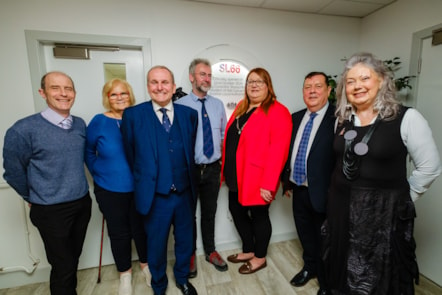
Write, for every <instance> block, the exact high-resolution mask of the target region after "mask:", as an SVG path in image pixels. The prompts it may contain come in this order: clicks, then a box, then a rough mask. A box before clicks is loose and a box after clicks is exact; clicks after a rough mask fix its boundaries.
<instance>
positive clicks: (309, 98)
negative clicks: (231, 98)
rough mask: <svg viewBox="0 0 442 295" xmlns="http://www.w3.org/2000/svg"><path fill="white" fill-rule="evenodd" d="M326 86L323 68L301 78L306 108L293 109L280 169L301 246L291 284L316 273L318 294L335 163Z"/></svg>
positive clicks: (322, 280) (301, 282) (322, 283)
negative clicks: (289, 137) (298, 268)
mask: <svg viewBox="0 0 442 295" xmlns="http://www.w3.org/2000/svg"><path fill="white" fill-rule="evenodd" d="M330 91H331V88H330V86H328V78H327V75H325V74H324V73H322V72H311V73H309V74H308V75H307V76H306V77H305V79H304V85H303V99H304V103H305V105H306V106H307V108H306V109H303V110H301V111H299V112H296V113H294V114H292V120H293V131H292V141H291V144H290V151H289V158H288V160H287V163H286V165H285V168H284V170H283V173H282V182H283V193H284V195H286V196H287V197H290V196H292V195H293V217H294V219H295V224H296V230H297V232H298V236H299V240H300V241H301V245H302V248H303V249H304V252H303V255H302V258H303V260H304V267H303V268H302V270H301V271H300V272H299V273H298V274H296V275H295V276H294V277H293V278H292V280H291V281H290V283H291V284H292V285H293V286H295V287H300V286H303V285H305V284H306V283H307V282H308V281H309V280H310V279H311V278H313V277H316V276H317V277H318V282H319V291H318V295H326V294H328V290H327V286H326V282H325V277H324V266H323V263H322V259H321V225H322V223H323V222H324V220H325V208H326V200H327V190H328V187H329V184H330V176H331V173H332V170H333V166H334V162H335V160H334V153H333V139H334V125H335V116H334V111H335V107H334V106H333V105H331V104H329V102H328V96H329V95H330ZM306 130H308V132H306ZM301 151H303V152H301ZM300 154H303V156H300ZM296 162H297V163H296Z"/></svg>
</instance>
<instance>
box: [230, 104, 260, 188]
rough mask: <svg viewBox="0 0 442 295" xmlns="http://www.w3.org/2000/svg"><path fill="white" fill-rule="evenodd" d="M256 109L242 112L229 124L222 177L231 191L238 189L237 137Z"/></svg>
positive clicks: (238, 137)
mask: <svg viewBox="0 0 442 295" xmlns="http://www.w3.org/2000/svg"><path fill="white" fill-rule="evenodd" d="M255 110H256V107H255V108H252V109H251V110H250V111H248V112H246V113H244V114H243V115H242V116H240V117H237V118H236V119H235V121H234V122H233V123H232V125H230V127H229V129H228V130H227V135H226V147H225V153H226V154H225V158H224V171H223V173H224V178H225V181H226V185H227V187H228V188H229V190H230V191H232V192H237V191H238V177H237V174H236V150H237V149H238V143H239V139H240V137H241V133H242V131H243V130H244V127H245V125H246V123H247V120H248V119H249V118H250V116H251V115H252V114H253V112H254V111H255Z"/></svg>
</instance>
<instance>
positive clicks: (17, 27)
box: [0, 0, 360, 288]
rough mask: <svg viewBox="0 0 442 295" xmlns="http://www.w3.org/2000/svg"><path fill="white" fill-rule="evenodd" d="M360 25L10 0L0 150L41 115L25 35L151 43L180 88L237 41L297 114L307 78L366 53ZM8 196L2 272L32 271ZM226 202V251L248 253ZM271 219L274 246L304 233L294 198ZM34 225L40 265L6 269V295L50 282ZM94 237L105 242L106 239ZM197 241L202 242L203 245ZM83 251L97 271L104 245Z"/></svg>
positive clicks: (163, 5)
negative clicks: (203, 61) (217, 51)
mask: <svg viewBox="0 0 442 295" xmlns="http://www.w3.org/2000/svg"><path fill="white" fill-rule="evenodd" d="M359 24H360V20H359V19H355V18H343V17H323V16H322V17H321V16H314V15H307V14H297V13H287V12H278V11H266V10H261V9H250V8H232V7H224V6H219V5H206V4H198V3H188V2H184V1H152V0H131V1H115V0H95V1H84V0H79V1H69V2H68V1H66V2H64V1H63V2H62V1H53V0H42V1H26V0H16V1H6V3H4V1H3V3H2V4H1V10H0V39H1V40H2V41H1V45H0V46H1V53H2V54H1V55H0V64H1V65H2V66H1V67H0V77H1V79H0V89H2V92H3V93H2V96H1V98H0V137H1V139H0V144H1V146H3V136H4V133H5V131H6V129H7V128H8V127H9V126H10V125H12V124H13V123H14V122H15V121H16V120H18V119H19V118H21V117H24V116H26V115H29V114H32V113H34V107H33V106H34V104H33V100H32V93H34V92H35V91H37V89H32V88H31V81H30V73H29V67H28V60H27V53H26V44H25V36H24V30H39V31H56V32H68V33H79V34H99V35H114V36H128V37H143V38H150V39H151V46H152V64H165V65H167V66H169V67H170V68H171V69H172V71H174V73H175V75H176V78H177V81H178V82H179V81H185V80H186V79H188V78H187V74H186V72H187V68H188V64H189V62H190V61H191V59H192V58H194V57H195V56H196V55H197V54H198V53H200V52H202V51H204V50H205V48H207V47H210V46H214V45H217V44H231V45H232V46H235V47H237V48H240V49H242V50H243V51H245V52H248V53H250V55H252V56H254V57H255V60H257V61H258V64H257V65H252V66H264V67H265V68H267V69H268V70H269V71H270V73H271V75H272V78H273V81H274V86H275V89H276V93H277V95H278V98H279V99H280V100H281V102H283V103H284V104H285V105H286V106H287V107H288V108H289V109H290V111H292V112H293V111H295V110H298V109H300V108H301V107H303V103H302V96H301V95H302V92H301V85H302V81H303V77H304V76H305V74H307V73H308V72H309V71H312V70H322V71H325V72H327V73H330V74H335V73H338V72H339V71H340V70H341V66H342V64H341V62H340V60H339V59H340V58H341V56H342V55H343V54H345V55H349V54H351V53H352V52H354V51H356V50H357V49H358V46H359ZM66 72H67V73H69V70H68V69H67V70H66ZM178 86H180V85H178ZM97 87H99V88H101V87H102V85H97ZM185 90H187V91H188V90H189V89H185ZM77 99H78V97H77ZM0 194H1V198H0V208H1V211H0V236H1V237H2V238H1V239H2V243H0V267H4V266H16V265H25V266H29V265H30V259H29V258H28V257H27V254H26V241H25V237H26V236H25V226H26V225H27V224H26V223H24V222H23V214H22V213H21V212H22V208H23V204H22V202H21V201H20V199H19V197H18V196H17V195H16V194H15V193H14V192H13V191H12V189H9V188H7V187H5V186H3V188H1V189H0ZM219 198H220V199H219V209H218V214H217V233H216V235H217V244H218V249H220V250H223V249H229V248H230V249H231V248H236V247H239V245H240V244H239V242H238V236H237V234H236V230H235V229H234V226H233V224H232V222H231V221H230V219H229V213H228V208H227V190H226V188H225V187H223V188H222V190H221V193H220V196H219ZM3 211H4V212H3ZM3 213H4V214H3ZM93 214H99V212H98V211H94V213H93ZM271 218H272V222H273V238H272V240H273V241H276V240H281V239H289V238H293V237H295V236H296V232H295V228H294V223H293V216H292V212H291V201H290V200H287V199H283V198H282V197H280V196H278V200H277V201H276V202H275V203H274V204H273V205H272V208H271ZM28 225H29V228H30V241H31V246H32V253H34V254H35V256H36V257H37V258H39V259H41V262H40V264H39V265H38V267H37V270H36V271H35V273H34V274H32V275H28V274H25V272H23V271H19V272H9V273H1V272H0V288H3V287H7V286H14V285H17V284H20V285H21V284H27V283H30V282H35V281H45V280H48V270H49V267H48V263H47V261H46V258H45V254H44V248H43V246H42V242H41V240H40V237H39V235H38V232H37V231H36V229H35V228H34V227H33V226H32V224H28ZM89 230H90V231H92V230H93V231H94V232H96V233H97V234H96V235H99V233H100V230H99V229H97V228H94V229H89ZM93 238H95V239H99V236H94V237H93ZM198 243H199V245H201V241H198ZM200 251H201V247H200ZM84 252H87V255H83V258H84V257H86V256H87V257H89V258H90V257H92V258H91V259H89V260H90V261H82V262H81V263H80V264H81V265H97V264H98V254H99V248H98V247H97V249H95V247H94V249H87V248H85V249H84ZM108 253H109V251H108ZM83 260H84V259H83Z"/></svg>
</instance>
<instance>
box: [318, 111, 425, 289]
mask: <svg viewBox="0 0 442 295" xmlns="http://www.w3.org/2000/svg"><path fill="white" fill-rule="evenodd" d="M405 112H406V108H404V107H402V108H401V111H400V113H399V115H398V116H397V118H395V119H394V120H391V121H385V120H380V121H379V122H378V123H377V126H376V128H375V129H374V131H373V133H372V136H371V138H370V139H369V141H368V144H367V145H368V152H367V153H366V154H365V155H362V156H354V154H352V155H353V156H354V160H355V167H353V168H355V169H353V170H352V171H355V172H356V176H354V179H353V178H352V177H347V176H346V175H345V174H344V173H343V166H346V165H343V156H344V154H345V152H346V148H345V146H346V140H345V139H344V134H345V132H347V131H348V130H350V129H354V130H355V131H356V133H357V136H356V138H354V139H353V141H352V142H351V143H349V142H348V141H347V144H348V145H347V151H350V153H351V151H353V150H354V146H355V144H357V143H359V142H360V141H361V140H362V138H363V137H364V135H365V134H366V133H367V132H369V130H370V127H371V125H370V126H364V127H354V126H353V124H352V123H351V122H348V121H347V122H344V123H343V124H342V125H340V126H338V129H337V131H336V135H335V141H334V150H335V153H336V159H337V162H336V167H335V170H334V172H333V175H332V180H331V186H330V193H329V199H328V203H327V220H326V221H325V223H324V226H323V232H322V234H323V237H324V262H325V268H326V276H327V282H328V285H329V287H330V289H331V290H332V293H333V294H376V295H382V294H388V295H395V294H414V282H413V280H416V282H417V279H418V276H419V272H418V268H417V263H416V256H415V242H414V238H413V228H414V218H415V208H414V204H413V202H412V200H411V197H410V192H409V189H410V188H409V184H408V181H407V173H406V157H407V149H406V147H405V145H404V144H403V142H402V138H401V134H400V125H401V122H402V118H403V116H404V114H405ZM349 178H350V179H349Z"/></svg>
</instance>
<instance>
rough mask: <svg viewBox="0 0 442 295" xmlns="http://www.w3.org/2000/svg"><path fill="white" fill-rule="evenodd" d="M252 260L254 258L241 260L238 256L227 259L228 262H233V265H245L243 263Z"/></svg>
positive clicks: (233, 255)
mask: <svg viewBox="0 0 442 295" xmlns="http://www.w3.org/2000/svg"><path fill="white" fill-rule="evenodd" d="M250 259H252V257H250V258H247V259H239V258H238V254H232V255H230V256H228V257H227V260H228V261H230V262H232V263H243V262H247V261H249V260H250Z"/></svg>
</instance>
